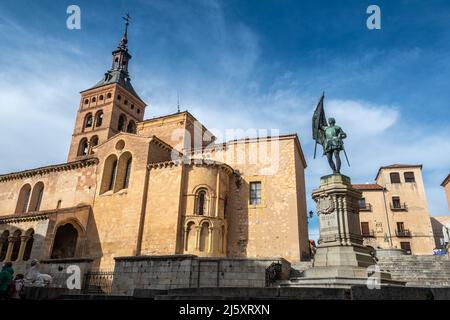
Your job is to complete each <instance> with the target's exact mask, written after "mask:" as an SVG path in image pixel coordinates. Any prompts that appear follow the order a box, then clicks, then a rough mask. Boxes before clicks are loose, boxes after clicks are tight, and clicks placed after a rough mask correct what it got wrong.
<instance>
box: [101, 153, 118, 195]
mask: <svg viewBox="0 0 450 320" xmlns="http://www.w3.org/2000/svg"><path fill="white" fill-rule="evenodd" d="M116 177H117V157H116V155H114V154H112V155H110V156H109V157H108V158H107V159H106V161H105V165H104V168H103V177H102V183H101V185H100V194H102V193H105V192H107V191H111V190H113V189H114V184H115V183H116Z"/></svg>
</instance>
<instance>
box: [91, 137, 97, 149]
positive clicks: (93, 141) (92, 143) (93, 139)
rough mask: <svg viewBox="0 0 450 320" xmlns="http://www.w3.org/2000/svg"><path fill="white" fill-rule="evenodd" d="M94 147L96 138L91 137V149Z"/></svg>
mask: <svg viewBox="0 0 450 320" xmlns="http://www.w3.org/2000/svg"><path fill="white" fill-rule="evenodd" d="M96 145H98V136H93V137H92V138H91V147H95V146H96Z"/></svg>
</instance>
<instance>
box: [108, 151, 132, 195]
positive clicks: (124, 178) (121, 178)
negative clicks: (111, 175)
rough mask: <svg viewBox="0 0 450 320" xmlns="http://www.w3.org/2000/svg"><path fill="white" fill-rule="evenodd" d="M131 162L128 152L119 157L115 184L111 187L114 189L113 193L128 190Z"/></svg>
mask: <svg viewBox="0 0 450 320" xmlns="http://www.w3.org/2000/svg"><path fill="white" fill-rule="evenodd" d="M132 162H133V161H132V156H131V153H130V152H125V153H123V154H122V155H121V156H120V158H119V163H118V166H117V169H116V171H117V173H116V176H117V177H116V180H117V183H116V185H115V186H112V187H113V188H114V191H119V190H122V189H127V188H128V185H129V184H130V176H131V166H132ZM110 190H111V189H110Z"/></svg>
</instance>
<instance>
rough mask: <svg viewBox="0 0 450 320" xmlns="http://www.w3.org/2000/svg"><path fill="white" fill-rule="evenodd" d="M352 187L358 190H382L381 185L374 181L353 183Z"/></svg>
mask: <svg viewBox="0 0 450 320" xmlns="http://www.w3.org/2000/svg"><path fill="white" fill-rule="evenodd" d="M353 188H355V189H358V190H383V187H382V186H380V185H379V184H376V183H365V184H353Z"/></svg>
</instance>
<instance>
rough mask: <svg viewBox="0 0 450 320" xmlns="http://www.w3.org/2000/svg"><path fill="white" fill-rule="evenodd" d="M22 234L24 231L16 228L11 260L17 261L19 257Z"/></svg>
mask: <svg viewBox="0 0 450 320" xmlns="http://www.w3.org/2000/svg"><path fill="white" fill-rule="evenodd" d="M21 235H22V231H20V230H16V231H15V232H14V234H13V247H12V251H11V261H16V260H17V258H18V257H19V252H20V244H21V241H20V236H21Z"/></svg>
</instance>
